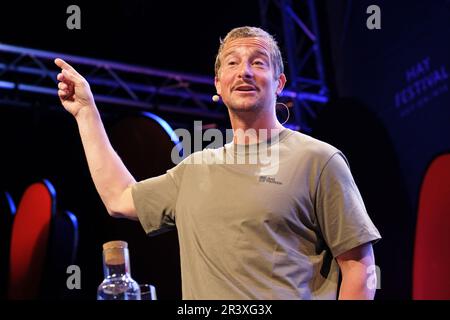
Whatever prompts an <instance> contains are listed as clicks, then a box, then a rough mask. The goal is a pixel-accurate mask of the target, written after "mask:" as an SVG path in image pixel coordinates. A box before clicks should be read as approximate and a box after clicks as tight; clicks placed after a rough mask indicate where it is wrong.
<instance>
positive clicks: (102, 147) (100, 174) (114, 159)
mask: <svg viewBox="0 0 450 320" xmlns="http://www.w3.org/2000/svg"><path fill="white" fill-rule="evenodd" d="M76 121H77V124H78V129H79V132H80V136H81V141H82V143H83V148H84V152H85V155H86V159H87V162H88V166H89V171H90V173H91V176H92V180H93V181H94V185H95V187H96V189H97V191H98V193H99V195H100V197H101V199H102V201H103V203H104V204H105V206H106V208H107V210H108V212H109V213H110V214H111V213H112V210H111V208H112V207H113V206H114V202H115V201H118V199H119V198H120V196H121V194H122V193H123V191H124V190H125V189H126V188H127V187H128V186H129V185H131V184H133V183H135V182H136V181H135V180H134V178H133V176H132V175H131V174H130V172H129V171H128V170H127V168H126V167H125V165H124V164H123V162H122V160H121V159H120V157H119V156H118V155H117V153H116V152H115V151H114V149H113V147H112V146H111V143H110V142H109V139H108V136H107V134H106V131H105V129H104V126H103V123H102V121H101V117H100V114H99V112H98V110H97V109H96V108H95V107H94V108H83V109H81V110H80V111H79V113H78V114H77V116H76Z"/></svg>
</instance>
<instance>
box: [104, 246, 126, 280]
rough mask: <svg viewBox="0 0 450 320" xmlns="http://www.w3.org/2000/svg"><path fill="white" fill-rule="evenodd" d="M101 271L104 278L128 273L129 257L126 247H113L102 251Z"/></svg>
mask: <svg viewBox="0 0 450 320" xmlns="http://www.w3.org/2000/svg"><path fill="white" fill-rule="evenodd" d="M103 272H104V275H105V278H116V277H123V276H125V275H127V276H129V275H130V259H129V256H128V249H127V248H113V249H108V250H104V251H103Z"/></svg>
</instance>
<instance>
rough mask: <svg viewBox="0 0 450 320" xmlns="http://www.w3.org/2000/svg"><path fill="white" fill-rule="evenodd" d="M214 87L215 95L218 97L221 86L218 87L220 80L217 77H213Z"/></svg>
mask: <svg viewBox="0 0 450 320" xmlns="http://www.w3.org/2000/svg"><path fill="white" fill-rule="evenodd" d="M214 85H215V86H216V91H217V94H218V95H219V96H220V95H221V92H222V89H221V85H220V80H219V78H218V77H217V76H215V77H214Z"/></svg>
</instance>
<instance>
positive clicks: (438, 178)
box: [413, 154, 450, 300]
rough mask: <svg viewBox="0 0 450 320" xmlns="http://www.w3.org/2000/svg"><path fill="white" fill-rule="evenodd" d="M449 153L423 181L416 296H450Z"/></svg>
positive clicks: (416, 243) (417, 243) (416, 264)
mask: <svg viewBox="0 0 450 320" xmlns="http://www.w3.org/2000/svg"><path fill="white" fill-rule="evenodd" d="M449 248H450V154H445V155H442V156H440V157H438V158H436V159H435V160H434V161H433V162H432V163H431V165H430V167H429V168H428V170H427V172H426V175H425V178H424V179H423V182H422V188H421V191H420V198H419V209H418V216H417V226H416V242H415V248H414V264H413V299H415V300H417V299H426V300H428V299H436V300H443V299H450V249H449Z"/></svg>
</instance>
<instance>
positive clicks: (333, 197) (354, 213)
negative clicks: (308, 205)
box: [315, 152, 381, 257]
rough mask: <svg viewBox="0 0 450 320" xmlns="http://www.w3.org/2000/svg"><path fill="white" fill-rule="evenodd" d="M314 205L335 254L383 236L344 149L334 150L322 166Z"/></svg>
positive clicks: (323, 231)
mask: <svg viewBox="0 0 450 320" xmlns="http://www.w3.org/2000/svg"><path fill="white" fill-rule="evenodd" d="M315 207H316V213H317V219H318V222H319V225H320V228H321V232H322V236H323V238H324V241H325V242H326V244H327V245H328V247H329V248H330V250H331V253H332V254H333V257H337V256H339V255H340V254H342V253H344V252H346V251H348V250H350V249H353V248H355V247H357V246H359V245H362V244H364V243H368V242H376V241H378V240H379V239H381V236H380V233H379V232H378V230H377V228H376V227H375V225H374V224H373V222H372V220H371V219H370V217H369V215H368V213H367V211H366V208H365V206H364V202H363V200H362V197H361V194H360V192H359V190H358V187H357V186H356V184H355V181H354V179H353V177H352V174H351V172H350V167H349V165H348V162H347V159H346V158H345V156H344V155H343V154H342V153H341V152H336V153H334V154H333V155H332V156H331V158H330V159H329V160H328V161H327V162H326V164H325V165H324V167H323V169H322V172H321V175H320V177H319V182H318V186H317V191H316V205H315Z"/></svg>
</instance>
